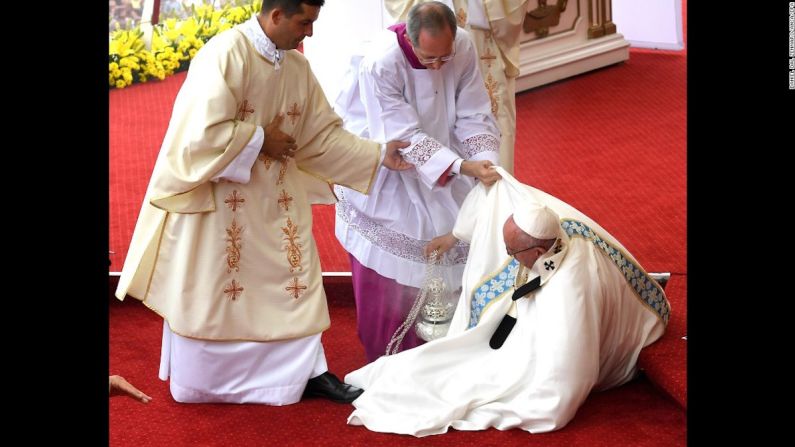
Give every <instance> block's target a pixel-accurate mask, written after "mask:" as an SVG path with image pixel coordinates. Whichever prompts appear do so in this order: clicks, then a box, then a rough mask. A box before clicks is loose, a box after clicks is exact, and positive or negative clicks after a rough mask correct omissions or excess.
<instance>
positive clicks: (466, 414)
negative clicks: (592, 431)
mask: <svg viewBox="0 0 795 447" xmlns="http://www.w3.org/2000/svg"><path fill="white" fill-rule="evenodd" d="M497 169H498V170H499V172H500V175H502V177H503V180H500V181H498V182H497V183H496V184H495V185H493V186H492V187H490V188H486V187H484V186H483V185H482V184H479V185H478V186H476V187H475V188H474V189H473V190H472V192H471V193H470V194H469V196H468V197H467V199H466V201H465V202H464V205H463V208H462V209H461V213H460V215H459V218H458V220H457V221H456V225H455V229H454V234H455V235H456V236H457V237H459V238H461V239H464V240H469V241H470V256H469V259H468V261H467V264H466V268H465V272H464V276H463V284H462V287H463V290H462V294H461V296H460V299H459V303H458V307H457V310H456V313H455V315H454V317H453V322H452V325H451V327H450V331H449V333H448V335H447V336H446V337H444V338H441V339H438V340H434V341H432V342H429V343H427V344H425V345H422V346H419V347H417V348H414V349H411V350H408V351H404V352H401V353H399V354H397V355H393V356H388V357H381V358H379V359H378V360H377V361H375V362H374V363H371V364H369V365H367V366H365V367H363V368H361V369H359V370H356V371H353V372H351V373H350V374H348V375H347V376H346V377H345V381H346V382H347V383H350V384H353V385H356V386H359V387H362V388H364V389H365V392H364V394H362V395H361V396H360V397H359V398H358V399H357V400H355V401H354V402H353V405H354V407H356V409H355V411H354V412H353V413H352V414H351V415H350V416H349V418H348V423H349V424H351V425H364V426H366V427H367V428H368V429H370V430H373V431H378V432H391V433H401V434H411V435H414V436H418V437H421V436H427V435H433V434H440V433H445V432H446V431H447V430H448V428H449V427H453V428H455V429H457V430H483V429H486V428H489V427H495V428H497V429H499V430H507V429H511V428H520V429H522V430H526V431H529V432H531V433H541V432H548V431H552V430H556V429H559V428H561V427H563V426H565V425H566V424H567V423H568V422H569V421H570V420H571V419H572V418H573V417H574V415H575V413H576V411H577V409H578V408H579V407H580V405H581V404H582V403H583V402H584V401H585V399H586V397H587V396H588V394H589V393H590V392H591V390H593V389H596V390H603V389H607V388H611V387H615V386H618V385H621V384H623V383H625V382H627V381H629V380H630V379H632V378H633V377H634V376H635V373H636V368H637V367H636V362H637V358H638V354H639V352H640V350H641V349H642V348H643V347H645V346H647V345H649V344H651V343H652V342H654V341H655V340H657V339H658V338H659V337H660V336H661V335H662V334H663V332H664V331H665V325H666V324H667V321H668V316H669V312H670V305H669V304H668V301H667V299H666V297H665V294H664V293H663V291H662V289H661V287H660V286H659V285H658V284H657V283H656V282H655V281H653V280H652V279H651V278H650V277H649V276H648V274H647V273H646V272H645V271H644V270H643V269H642V268H641V267H640V265H639V264H638V263H637V261H635V259H634V258H633V257H632V255H631V254H630V253H629V252H627V251H626V249H625V248H624V247H623V246H622V245H621V244H620V243H619V242H618V241H616V240H615V239H614V238H613V237H612V236H611V235H610V234H609V233H607V232H606V231H605V230H604V229H603V228H602V227H601V226H599V225H598V224H597V223H596V222H594V221H592V220H591V219H589V218H588V217H587V216H585V215H584V214H582V213H581V212H579V211H577V210H576V209H574V208H573V207H571V206H569V205H567V204H566V203H564V202H562V201H560V200H558V199H556V198H554V197H552V196H550V195H548V194H546V193H544V192H542V191H540V190H538V189H535V188H532V187H530V186H527V185H523V184H521V183H519V182H518V181H516V180H515V179H514V178H513V177H511V176H510V174H508V173H507V172H506V171H505V170H503V169H502V168H497ZM531 203H536V204H541V205H546V206H548V207H549V208H550V209H552V210H554V211H555V212H556V213H557V214H558V215H559V216H560V218H561V230H560V233H559V235H558V237H559V239H558V241H557V242H556V245H555V246H554V247H553V248H552V249H550V250H549V251H548V252H547V253H545V254H544V255H543V256H542V257H541V258H539V260H538V261H537V262H536V263H535V265H534V266H533V267H532V269H530V273H529V275H528V276H527V277H526V278H524V279H523V280H520V281H517V284H516V285H517V286H520V285H522V284H523V283H524V282H525V281H529V280H532V279H534V278H535V277H536V276H541V284H542V286H541V287H540V288H539V289H537V290H536V291H534V292H531V293H530V294H529V295H527V296H526V297H525V298H522V299H519V300H518V301H517V315H518V316H517V322H516V325H515V326H514V328H513V330H512V332H511V333H510V334H509V336H508V338H507V340H506V341H505V344H504V345H503V346H502V347H501V348H500V349H497V350H494V349H491V348H490V347H489V339H490V338H491V336H492V334H494V331H495V329H496V327H497V326H498V325H499V323H500V321H501V320H502V318H503V316H504V315H505V313H506V311H507V309H508V307H509V305H510V302H511V294H512V292H513V285H514V278H515V277H516V272H517V270H518V268H517V267H518V264H517V261H516V260H515V259H513V258H510V257H508V256H507V255H506V253H505V244H504V242H503V237H502V226H503V223H504V222H505V220H506V219H507V217H508V216H510V215H511V214H512V213H513V212H514V210H515V209H518V208H520V207H522V206H523V205H525V204H531Z"/></svg>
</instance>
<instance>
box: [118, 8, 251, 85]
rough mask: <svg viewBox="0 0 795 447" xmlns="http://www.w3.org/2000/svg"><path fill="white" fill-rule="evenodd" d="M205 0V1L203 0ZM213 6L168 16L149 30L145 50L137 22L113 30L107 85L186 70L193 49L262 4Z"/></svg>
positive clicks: (193, 54)
mask: <svg viewBox="0 0 795 447" xmlns="http://www.w3.org/2000/svg"><path fill="white" fill-rule="evenodd" d="M205 1H208V0H205ZM234 3H235V5H233V4H231V3H227V4H226V5H224V6H223V7H222V8H220V9H214V8H213V5H212V2H210V3H204V4H201V5H199V6H193V5H191V6H190V15H189V16H188V17H187V18H186V19H184V20H179V19H177V18H168V19H166V20H164V21H162V22H160V23H158V24H156V25H154V27H153V30H152V42H151V47H150V48H149V49H147V48H146V45H145V44H144V39H143V36H144V33H143V31H142V30H141V27H140V25H138V26H136V27H134V28H132V29H129V30H124V29H117V30H116V31H114V32H113V33H111V36H110V48H109V58H108V59H109V61H108V84H109V86H110V88H124V87H127V86H129V85H132V84H134V83H138V82H146V81H147V80H149V79H150V78H157V79H160V80H162V79H164V78H165V77H166V76H170V75H172V74H174V73H176V72H179V71H183V70H187V68H188V65H189V64H190V61H191V59H193V57H194V56H195V55H196V52H197V51H199V49H200V48H201V47H202V46H203V45H204V44H205V43H206V42H207V41H208V40H210V38H211V37H213V36H215V35H216V34H218V33H220V32H222V31H226V30H228V29H230V28H232V27H233V26H235V25H237V24H238V23H243V22H244V21H246V20H248V18H249V17H251V16H252V15H253V14H255V13H256V12H257V11H259V10H260V8H261V7H262V0H254V1H253V2H252V1H250V0H249V1H248V2H246V1H245V0H237V1H235V2H234Z"/></svg>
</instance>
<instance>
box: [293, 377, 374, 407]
mask: <svg viewBox="0 0 795 447" xmlns="http://www.w3.org/2000/svg"><path fill="white" fill-rule="evenodd" d="M362 393H364V390H363V389H361V388H356V387H355V386H353V385H348V384H347V383H342V382H340V379H338V378H337V376H335V375H334V374H331V373H330V372H328V371H326V372H324V373H323V374H321V375H319V376H317V377H315V378H312V379H309V382H307V384H306V389H305V390H304V394H303V396H302V397H322V398H325V399H329V400H331V401H334V402H337V403H341V404H349V403H351V402H353V401H354V400H356V398H357V397H359V395H360V394H362Z"/></svg>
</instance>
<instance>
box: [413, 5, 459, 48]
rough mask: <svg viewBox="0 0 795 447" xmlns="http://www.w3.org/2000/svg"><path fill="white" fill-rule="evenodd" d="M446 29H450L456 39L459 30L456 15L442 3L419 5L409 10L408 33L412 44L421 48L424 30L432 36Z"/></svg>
mask: <svg viewBox="0 0 795 447" xmlns="http://www.w3.org/2000/svg"><path fill="white" fill-rule="evenodd" d="M445 27H448V28H450V31H452V33H453V38H455V31H456V29H457V25H456V20H455V13H453V10H452V9H450V8H449V7H448V6H447V5H445V4H444V3H442V2H427V3H418V4H416V5H414V6H412V7H411V9H410V10H409V15H408V19H407V20H406V31H407V32H408V34H409V39H411V43H413V44H414V45H415V46H417V47H419V46H420V30H421V29H424V30H425V31H427V32H428V33H430V34H431V35H432V36H435V35H436V34H438V33H439V32H441V31H442V30H443V29H444V28H445Z"/></svg>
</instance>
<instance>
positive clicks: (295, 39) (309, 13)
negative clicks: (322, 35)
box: [273, 3, 320, 50]
mask: <svg viewBox="0 0 795 447" xmlns="http://www.w3.org/2000/svg"><path fill="white" fill-rule="evenodd" d="M300 7H301V11H300V12H297V13H295V14H293V15H291V16H290V17H287V16H286V15H285V14H284V12H283V11H281V10H279V11H278V12H279V14H278V15H277V16H275V17H274V24H275V25H276V26H275V30H274V38H273V43H274V44H276V48H278V49H280V50H294V49H295V48H297V47H298V45H299V44H300V43H301V42H302V41H303V40H304V38H305V37H311V36H312V24H313V23H314V22H315V20H317V18H318V16H319V15H320V6H310V5H307V4H305V3H301V5H300Z"/></svg>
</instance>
